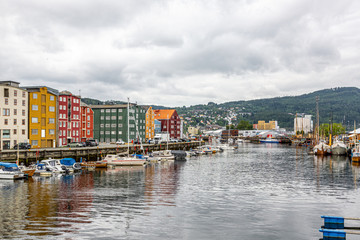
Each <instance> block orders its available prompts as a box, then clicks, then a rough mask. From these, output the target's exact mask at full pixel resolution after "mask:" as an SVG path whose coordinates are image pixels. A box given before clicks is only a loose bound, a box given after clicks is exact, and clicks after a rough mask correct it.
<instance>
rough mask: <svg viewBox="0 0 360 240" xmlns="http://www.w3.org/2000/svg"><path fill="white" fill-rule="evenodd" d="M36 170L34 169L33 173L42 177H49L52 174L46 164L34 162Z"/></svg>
mask: <svg viewBox="0 0 360 240" xmlns="http://www.w3.org/2000/svg"><path fill="white" fill-rule="evenodd" d="M35 167H36V170H35V174H36V175H40V176H44V177H49V176H52V174H53V171H52V170H51V169H50V168H48V167H46V165H45V164H44V163H38V164H36V166H35Z"/></svg>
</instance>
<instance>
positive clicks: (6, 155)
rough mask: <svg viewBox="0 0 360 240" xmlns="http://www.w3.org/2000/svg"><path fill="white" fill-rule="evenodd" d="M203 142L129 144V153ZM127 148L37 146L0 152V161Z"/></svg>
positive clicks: (89, 156) (76, 155) (29, 160)
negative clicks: (35, 147) (36, 147)
mask: <svg viewBox="0 0 360 240" xmlns="http://www.w3.org/2000/svg"><path fill="white" fill-rule="evenodd" d="M203 144H204V142H199V141H192V142H181V143H168V144H166V143H163V144H143V150H141V146H140V144H135V145H133V144H131V145H130V147H129V150H130V154H132V153H142V152H143V151H144V152H146V153H147V152H152V151H159V150H166V149H169V150H189V149H191V148H196V147H198V146H199V145H203ZM127 150H128V146H127V145H115V144H114V145H107V146H97V147H78V148H69V147H61V148H39V149H28V150H19V151H17V150H5V151H2V152H0V161H6V162H13V161H16V160H17V156H18V153H19V161H20V163H25V164H31V163H32V162H35V161H36V160H41V159H47V158H67V157H72V158H75V159H76V160H77V161H78V160H80V158H86V159H92V160H96V159H101V158H102V157H105V156H106V155H107V154H118V153H126V152H127Z"/></svg>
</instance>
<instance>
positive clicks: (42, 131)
mask: <svg viewBox="0 0 360 240" xmlns="http://www.w3.org/2000/svg"><path fill="white" fill-rule="evenodd" d="M22 89H24V90H27V91H28V102H29V110H28V111H29V114H28V116H29V117H28V124H29V125H28V128H29V135H28V136H29V141H30V144H31V147H32V148H46V147H48V148H50V147H56V146H57V119H58V118H57V99H58V95H59V92H58V91H57V90H56V89H53V88H49V87H46V86H34V87H22Z"/></svg>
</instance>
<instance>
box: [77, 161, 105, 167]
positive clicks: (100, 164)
mask: <svg viewBox="0 0 360 240" xmlns="http://www.w3.org/2000/svg"><path fill="white" fill-rule="evenodd" d="M80 165H81V167H85V168H86V167H87V168H106V167H107V163H106V162H102V161H87V162H81V163H80Z"/></svg>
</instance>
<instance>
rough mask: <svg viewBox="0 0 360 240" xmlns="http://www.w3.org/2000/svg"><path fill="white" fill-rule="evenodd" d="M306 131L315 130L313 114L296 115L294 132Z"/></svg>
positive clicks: (305, 132)
mask: <svg viewBox="0 0 360 240" xmlns="http://www.w3.org/2000/svg"><path fill="white" fill-rule="evenodd" d="M301 131H304V134H307V133H309V132H312V131H313V121H312V120H311V115H305V116H303V117H295V119H294V132H295V134H296V132H301Z"/></svg>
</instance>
